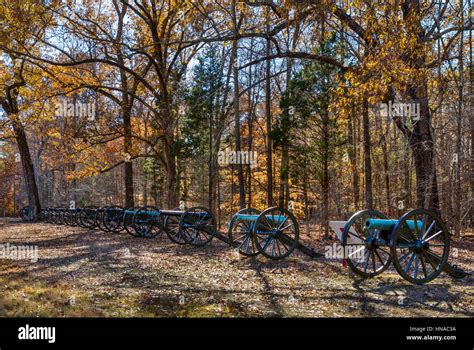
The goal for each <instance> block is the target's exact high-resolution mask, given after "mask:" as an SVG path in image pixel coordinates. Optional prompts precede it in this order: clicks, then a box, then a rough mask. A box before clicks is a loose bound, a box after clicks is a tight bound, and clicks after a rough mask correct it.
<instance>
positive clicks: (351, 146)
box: [347, 107, 360, 211]
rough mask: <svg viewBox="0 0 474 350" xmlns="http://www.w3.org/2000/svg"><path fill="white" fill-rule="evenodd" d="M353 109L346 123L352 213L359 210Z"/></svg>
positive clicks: (354, 115)
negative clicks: (352, 203) (352, 202)
mask: <svg viewBox="0 0 474 350" xmlns="http://www.w3.org/2000/svg"><path fill="white" fill-rule="evenodd" d="M354 109H355V107H354V108H353V110H352V113H351V116H350V118H349V120H348V121H347V143H348V151H347V153H348V157H349V161H350V162H351V173H352V197H353V199H354V211H357V210H358V208H359V200H360V199H359V198H360V196H359V173H358V171H357V142H356V137H355V132H356V128H355V125H354V124H355V119H356V113H355V110H354Z"/></svg>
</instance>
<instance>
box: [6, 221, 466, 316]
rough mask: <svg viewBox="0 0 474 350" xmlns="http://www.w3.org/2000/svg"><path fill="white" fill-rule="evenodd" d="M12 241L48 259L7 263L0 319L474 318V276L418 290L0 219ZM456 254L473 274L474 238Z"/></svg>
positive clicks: (215, 247) (336, 265)
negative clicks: (149, 317) (196, 317)
mask: <svg viewBox="0 0 474 350" xmlns="http://www.w3.org/2000/svg"><path fill="white" fill-rule="evenodd" d="M313 241H314V239H313ZM7 243H9V244H10V247H11V246H13V245H33V246H37V247H38V254H39V259H38V261H37V262H32V261H30V260H6V259H2V260H0V264H1V265H0V266H1V269H0V316H37V315H38V316H124V317H127V316H211V317H212V316H230V317H232V316H285V317H295V316H298V317H318V316H319V317H322V316H324V317H338V316H343V317H363V316H375V317H377V316H386V317H389V316H406V317H422V316H428V317H430V316H443V317H472V316H474V288H473V285H474V278H473V277H472V276H471V277H468V278H465V279H463V280H453V279H452V278H451V277H449V276H447V275H446V274H441V276H440V277H438V278H437V279H436V280H434V281H433V282H431V283H429V284H427V285H423V286H415V285H411V284H409V283H408V282H406V281H404V280H403V279H402V278H401V277H399V276H398V274H397V273H396V272H395V271H394V270H393V269H390V270H389V271H388V272H386V273H384V274H383V275H381V276H379V277H377V278H374V279H371V280H366V281H364V280H360V279H358V278H356V277H354V276H351V274H350V273H349V271H348V270H347V269H345V268H343V267H342V265H341V263H340V262H339V261H336V260H328V259H324V258H322V259H318V260H314V259H310V258H308V257H306V256H304V255H302V254H301V253H299V252H297V253H294V254H293V255H292V256H291V257H290V258H288V259H286V260H284V261H280V262H272V261H269V260H267V259H264V258H260V257H259V258H257V259H248V258H243V257H241V256H239V255H238V253H236V252H235V251H234V250H232V249H230V248H229V247H228V246H226V245H225V244H224V243H222V242H213V243H212V246H209V247H204V248H193V247H189V246H177V245H176V244H174V243H172V242H171V241H169V240H168V239H167V238H166V237H165V236H162V237H158V238H156V239H151V240H150V239H140V238H133V237H131V236H129V235H127V234H125V233H122V234H106V233H102V232H99V231H87V230H84V229H81V228H71V227H64V226H54V225H50V224H42V223H34V224H26V223H21V222H18V221H16V220H12V219H9V220H8V219H1V218H0V244H2V245H4V247H5V244H7ZM333 243H334V241H327V242H325V243H324V244H326V245H332V244H333ZM453 247H454V248H456V249H458V258H457V259H455V261H454V262H455V263H456V264H458V265H460V266H461V267H463V268H465V269H468V270H472V267H473V265H474V264H473V262H474V239H473V237H470V238H469V239H468V238H465V239H464V240H463V242H453ZM315 248H316V250H318V251H320V252H324V245H321V246H319V247H315Z"/></svg>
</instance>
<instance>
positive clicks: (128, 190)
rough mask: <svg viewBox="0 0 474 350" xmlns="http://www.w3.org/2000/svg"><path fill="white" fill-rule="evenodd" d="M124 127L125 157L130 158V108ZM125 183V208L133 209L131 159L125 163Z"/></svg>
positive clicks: (124, 117)
mask: <svg viewBox="0 0 474 350" xmlns="http://www.w3.org/2000/svg"><path fill="white" fill-rule="evenodd" d="M123 127H124V150H125V155H126V156H130V155H131V152H132V125H131V117H130V110H129V109H128V107H127V108H126V109H125V110H124V111H123ZM124 182H125V208H131V207H133V206H135V198H134V197H135V196H134V190H133V163H132V160H131V159H126V160H125V163H124Z"/></svg>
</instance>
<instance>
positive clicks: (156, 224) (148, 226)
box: [133, 206, 163, 238]
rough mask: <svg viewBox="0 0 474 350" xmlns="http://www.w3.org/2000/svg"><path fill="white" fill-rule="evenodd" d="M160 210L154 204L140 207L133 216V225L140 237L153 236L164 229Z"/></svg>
mask: <svg viewBox="0 0 474 350" xmlns="http://www.w3.org/2000/svg"><path fill="white" fill-rule="evenodd" d="M161 219H162V218H161V215H160V210H159V209H158V208H156V207H153V206H147V207H142V208H140V209H138V210H137V211H136V212H135V214H134V216H133V227H134V228H135V232H136V233H137V235H138V236H139V237H145V238H153V237H156V236H158V235H159V234H160V233H161V232H162V231H163V230H162V228H163V223H162V221H161Z"/></svg>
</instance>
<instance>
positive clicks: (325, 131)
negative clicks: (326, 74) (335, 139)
mask: <svg viewBox="0 0 474 350" xmlns="http://www.w3.org/2000/svg"><path fill="white" fill-rule="evenodd" d="M328 113H329V112H328V110H326V111H324V115H323V116H322V138H323V140H322V141H323V142H322V147H323V150H322V157H323V159H322V166H323V173H322V179H321V190H322V192H323V197H322V203H321V207H322V218H321V219H322V220H321V221H322V222H321V224H322V226H323V228H324V237H325V238H328V237H329V114H328Z"/></svg>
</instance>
